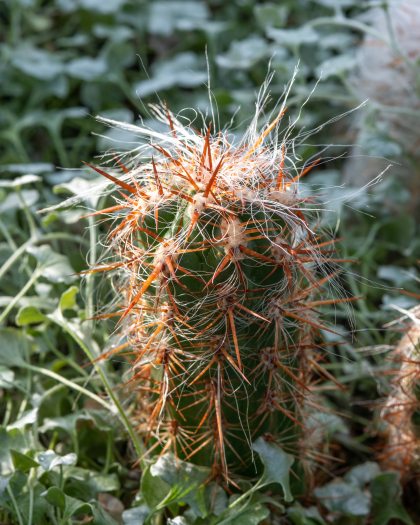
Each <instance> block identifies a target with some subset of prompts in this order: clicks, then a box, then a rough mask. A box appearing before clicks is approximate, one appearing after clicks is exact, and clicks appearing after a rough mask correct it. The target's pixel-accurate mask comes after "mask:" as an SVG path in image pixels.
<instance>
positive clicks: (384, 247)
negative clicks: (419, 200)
mask: <svg viewBox="0 0 420 525" xmlns="http://www.w3.org/2000/svg"><path fill="white" fill-rule="evenodd" d="M374 5H380V6H382V8H384V9H385V12H386V9H387V2H369V1H362V2H360V1H356V0H354V1H352V0H336V1H331V0H283V1H281V2H265V1H264V2H258V3H256V2H254V1H251V0H233V1H230V2H225V1H222V0H208V1H207V2H204V1H200V0H194V1H193V0H178V1H160V0H158V1H151V0H150V1H146V0H138V1H135V0H106V1H104V0H101V1H100V0H75V1H71V2H70V1H67V0H55V1H51V0H49V1H40V0H2V1H0V7H1V9H0V13H1V14H0V34H1V35H2V36H1V42H0V57H1V61H0V75H1V79H2V80H1V83H0V96H1V98H2V104H1V107H0V136H1V141H0V158H1V164H0V175H1V180H0V214H1V217H0V237H1V238H0V265H1V266H0V276H1V296H0V303H1V306H2V313H0V322H1V323H2V326H1V332H0V342H1V351H0V396H1V411H0V417H1V423H2V427H1V430H0V442H1V444H0V465H1V468H0V475H1V477H0V516H1V517H0V521H1V522H2V523H7V524H8V523H18V524H19V525H23V524H27V523H28V524H33V525H37V524H42V523H53V524H60V525H61V524H63V525H64V524H67V523H79V522H80V523H81V522H84V523H86V522H90V523H96V524H115V523H124V524H126V525H134V524H139V523H151V522H152V523H157V524H158V523H165V520H166V521H167V523H172V524H177V525H188V524H192V523H194V524H216V523H217V524H233V525H235V524H241V525H248V524H249V525H253V524H258V523H280V522H281V523H294V524H297V525H300V524H302V525H314V524H323V523H337V524H355V525H357V524H362V523H367V522H368V520H370V521H369V523H370V522H372V523H374V524H376V525H381V524H386V523H388V522H390V520H392V519H396V520H399V522H401V523H407V524H410V523H413V520H416V516H414V517H413V518H410V516H409V513H408V512H414V510H413V509H414V504H413V499H414V501H416V499H415V497H414V498H413V488H412V487H411V488H410V487H409V489H408V491H406V493H405V494H404V495H403V499H401V488H400V485H399V480H398V477H397V475H396V474H394V473H390V472H380V470H379V467H378V465H377V463H376V462H375V457H376V456H375V450H376V449H377V448H378V447H380V440H378V438H377V437H376V436H377V429H378V426H379V428H380V422H378V421H376V419H375V418H376V416H375V414H376V412H375V410H374V407H375V402H377V400H378V399H380V398H381V397H382V396H384V395H385V394H386V392H387V388H388V376H387V374H388V372H389V370H390V367H391V364H390V362H389V359H387V355H388V354H387V351H389V350H390V348H391V346H390V345H392V344H393V343H394V341H395V338H396V334H395V333H394V331H392V330H385V329H383V324H384V323H386V322H387V321H389V320H390V319H392V318H393V317H394V316H395V314H394V312H393V310H392V305H394V307H395V305H396V306H397V307H398V308H400V309H401V308H402V309H408V308H410V307H411V306H413V305H415V298H414V297H411V296H409V295H404V294H403V293H401V289H402V288H405V289H407V290H409V291H411V292H415V291H416V290H415V286H416V281H418V272H417V270H416V266H415V265H416V261H417V260H418V259H419V258H420V240H419V238H416V219H415V216H414V213H413V212H412V210H413V209H415V206H414V207H413V205H412V204H413V203H412V202H411V204H410V193H409V191H408V190H407V189H406V184H405V179H404V177H403V175H402V171H403V170H402V166H406V165H407V155H406V154H405V153H406V152H405V149H404V147H405V145H404V140H403V138H402V137H401V140H398V137H397V138H396V137H395V136H393V137H390V136H389V135H387V130H386V129H384V127H383V126H381V115H382V114H383V112H384V111H385V109H384V108H383V107H380V105H378V104H375V102H374V101H371V102H370V103H368V104H367V105H366V106H365V107H364V108H362V109H360V110H358V111H357V112H356V113H353V114H352V115H350V116H348V117H346V118H344V119H342V120H340V121H339V122H338V123H336V124H334V125H331V126H327V127H326V128H325V129H322V130H321V131H320V134H319V138H318V139H317V141H319V143H320V144H324V143H325V144H329V143H334V144H336V145H337V146H336V147H334V148H333V149H331V150H329V154H330V152H331V156H333V157H340V156H341V157H340V158H337V159H336V160H335V161H331V162H330V163H328V164H327V165H326V166H323V167H322V168H320V169H319V170H317V171H315V172H314V174H313V175H311V176H310V178H309V183H310V185H312V187H313V190H314V191H315V192H316V191H317V190H318V188H320V187H327V188H329V189H328V195H329V206H328V208H329V209H330V210H331V213H326V214H325V215H324V216H323V217H322V221H323V223H324V225H325V227H326V228H328V229H330V230H333V231H335V232H336V233H337V234H338V235H339V236H341V237H343V240H342V241H341V251H342V253H344V255H345V256H347V255H348V256H352V257H355V258H356V259H357V260H358V264H357V265H354V266H351V267H349V269H348V270H347V271H346V272H345V274H344V276H343V286H345V288H346V289H347V290H348V291H349V292H351V293H353V294H354V295H356V296H362V299H361V300H359V301H358V302H357V303H355V305H354V324H355V327H356V331H355V337H351V335H350V334H349V329H350V324H349V321H348V312H347V311H346V310H344V309H341V308H337V310H336V311H335V312H333V311H332V312H330V314H331V316H336V323H337V325H338V327H339V328H340V329H341V331H342V333H343V338H342V339H343V340H344V343H342V344H340V345H336V346H333V347H332V348H333V351H332V352H331V355H330V356H329V361H328V365H327V366H328V367H329V370H330V371H331V372H332V373H333V374H334V375H335V376H336V377H337V378H338V379H339V380H340V382H341V383H342V384H343V385H345V387H346V388H345V389H344V390H338V389H331V390H330V391H329V392H328V393H327V394H326V396H327V397H328V401H329V403H330V404H331V406H332V407H335V409H337V411H338V412H339V413H340V417H339V416H337V417H335V418H332V419H331V421H329V422H328V426H327V428H328V433H329V438H330V439H334V440H335V441H336V442H337V443H338V444H339V452H338V455H339V456H340V459H341V460H342V461H343V462H344V463H342V464H340V463H338V466H337V464H335V463H333V464H332V466H331V467H330V470H329V472H327V473H326V474H320V476H319V477H320V479H318V480H317V482H316V485H317V488H316V489H315V490H314V492H313V493H311V494H309V495H308V496H307V498H306V499H305V500H304V501H303V500H302V501H301V502H300V503H298V502H295V503H292V504H291V503H290V502H289V501H290V499H291V496H290V494H289V492H290V488H289V484H288V483H289V481H288V480H289V474H290V472H289V470H290V461H288V459H287V458H286V457H285V454H284V453H283V452H282V451H281V449H273V450H271V449H269V448H267V447H268V445H267V444H265V445H264V444H263V443H259V444H258V443H257V444H256V445H255V447H256V448H255V450H256V452H257V453H258V454H259V457H260V459H261V461H262V463H263V464H265V465H266V470H265V473H264V474H263V476H262V478H261V479H259V480H256V481H255V482H254V483H253V484H250V483H245V482H244V487H243V490H244V493H243V495H241V496H238V495H229V494H227V493H226V492H225V491H224V490H223V489H222V488H221V487H219V486H217V485H215V484H210V485H207V486H204V485H203V481H204V480H205V479H206V476H207V473H206V472H205V471H204V470H202V469H200V468H198V467H193V466H191V465H188V464H179V463H176V462H175V461H174V459H173V458H171V457H170V456H166V457H164V458H161V459H159V460H158V462H157V463H155V464H153V465H151V466H150V465H149V466H147V468H146V469H145V470H144V473H143V475H142V476H141V480H140V473H139V468H138V466H137V465H136V464H135V458H136V455H137V456H138V455H139V454H141V443H140V442H139V440H138V439H137V438H136V435H135V430H134V429H133V428H132V425H131V423H130V421H129V419H128V418H127V416H126V414H127V413H129V411H130V408H131V406H132V403H133V399H132V398H131V397H130V393H129V392H128V391H127V390H126V389H125V388H124V387H123V386H121V385H122V378H123V377H124V364H123V363H118V362H117V363H97V364H95V365H94V366H91V365H90V363H91V362H92V361H93V360H94V359H95V358H96V357H97V356H98V355H99V353H100V351H101V349H102V348H103V347H104V346H105V344H106V343H107V341H108V340H109V338H110V337H111V334H112V323H110V322H109V321H106V320H103V321H100V322H94V321H92V320H91V317H92V316H93V315H94V313H95V312H96V309H97V305H103V304H105V303H106V301H108V300H110V298H111V297H112V292H111V291H110V285H109V283H108V282H106V280H105V281H102V282H97V281H98V279H96V278H95V277H93V276H89V277H87V278H85V279H83V280H81V279H80V276H79V275H78V272H80V271H81V270H83V269H85V268H86V267H87V265H88V264H92V263H94V262H95V261H96V260H97V257H98V255H99V253H100V238H101V235H102V234H103V232H102V229H101V226H100V225H97V224H95V222H94V220H93V219H92V218H90V219H86V218H83V217H82V216H83V215H84V213H85V210H84V209H83V208H79V209H74V208H73V209H70V208H69V209H61V210H59V211H53V212H50V213H48V214H39V213H38V212H39V210H41V209H43V208H45V207H47V206H51V205H53V204H55V203H57V202H59V201H61V200H63V198H65V197H67V196H70V195H72V194H76V195H77V194H80V193H81V192H82V191H83V189H84V188H86V187H88V186H89V185H90V184H91V183H92V181H93V179H94V177H93V175H92V173H88V172H87V171H86V170H85V169H84V168H80V166H81V162H82V161H83V160H86V161H91V160H92V159H93V158H94V157H95V156H96V155H98V154H99V153H101V152H103V151H105V150H106V149H107V148H110V147H117V148H118V149H124V148H127V149H131V148H132V147H133V143H135V140H136V137H135V136H134V135H132V134H130V133H129V132H121V131H117V130H113V129H103V126H101V125H100V124H98V123H97V122H95V120H94V118H93V116H94V115H96V114H100V115H102V116H107V117H110V118H114V119H119V120H124V121H127V122H137V121H138V119H139V117H140V116H141V117H142V118H143V119H148V118H149V114H148V110H147V106H146V104H147V103H148V102H155V101H156V100H157V98H158V95H157V93H158V94H159V97H160V98H161V99H162V100H164V101H166V102H167V103H168V105H169V106H170V107H171V108H172V109H173V110H174V111H178V110H181V109H183V108H198V109H202V110H204V111H205V110H206V108H207V107H208V92H207V87H206V83H207V79H208V71H207V64H208V70H209V74H210V79H211V87H212V96H213V102H214V104H215V105H217V108H218V114H219V119H220V125H221V126H225V125H226V124H228V123H229V122H230V121H231V119H232V118H234V128H233V129H234V132H235V133H238V134H240V132H241V130H242V129H243V128H244V126H245V125H246V122H247V121H248V120H249V119H250V117H251V113H252V110H251V108H252V107H253V103H254V100H255V94H256V92H257V90H258V88H259V86H260V85H261V84H262V83H263V82H264V80H265V78H266V75H267V70H268V62H269V61H270V65H271V69H272V70H274V71H275V73H276V75H275V77H274V80H273V83H272V86H271V92H272V97H273V100H275V99H276V97H278V96H280V95H281V93H282V91H283V88H284V85H285V83H286V82H287V81H288V80H289V79H290V77H291V74H292V72H293V69H294V67H295V66H296V64H297V62H298V61H299V64H300V66H299V67H300V72H299V75H298V78H297V82H296V84H295V86H294V88H293V94H292V98H291V100H290V101H289V111H290V112H291V114H294V113H295V112H296V111H297V110H298V108H299V107H300V105H301V104H302V103H303V102H304V101H305V100H306V99H307V97H308V96H309V95H310V94H311V93H312V90H313V88H314V87H315V84H316V82H317V80H318V79H319V76H320V75H321V73H322V78H321V80H320V82H319V84H318V85H317V87H316V90H315V91H314V92H313V93H312V95H311V97H310V99H309V101H308V102H307V104H306V106H305V109H304V112H303V114H302V118H301V120H300V125H301V126H302V127H315V126H318V125H319V124H321V123H323V122H325V121H327V120H328V119H330V118H332V117H333V116H335V115H338V114H340V113H343V112H346V111H348V110H349V109H352V108H354V107H356V106H357V105H358V104H359V103H360V102H362V99H361V93H360V92H359V90H358V89H357V88H355V84H354V77H352V75H354V72H355V65H356V62H357V46H358V45H359V44H360V42H361V41H362V40H363V38H364V35H365V34H366V33H369V31H371V29H370V28H371V26H370V25H369V21H367V22H365V21H364V18H363V15H364V13H365V12H366V11H367V10H368V9H369V8H371V7H372V6H374ZM206 57H207V61H206ZM417 72H418V69H417ZM356 78H357V77H356ZM414 89H417V93H418V89H419V88H418V86H415V87H414ZM404 102H405V101H404V100H402V101H401V108H402V109H404ZM238 108H239V109H238ZM189 114H191V111H190V112H189ZM113 141H117V143H115V142H113ZM342 144H348V146H342ZM352 144H356V145H357V144H359V149H356V150H354V149H353V147H352V146H351V145H352ZM315 151H316V149H315V147H314V146H311V145H305V146H304V147H303V148H302V154H303V155H309V154H312V153H314V152H315ZM359 153H362V154H367V155H376V156H384V157H387V159H390V160H391V161H392V160H393V161H396V162H397V164H396V165H395V166H394V167H393V168H392V169H391V170H389V172H387V174H386V177H384V180H383V181H382V182H381V183H380V184H377V185H375V186H373V187H372V188H370V189H365V190H362V191H357V192H355V191H354V190H353V189H351V180H350V183H349V184H348V185H347V186H346V187H345V188H343V187H341V185H342V184H343V173H344V172H345V171H346V169H347V171H348V164H347V163H348V161H347V160H346V158H345V157H346V156H348V155H349V154H350V155H352V154H354V155H356V154H359ZM346 166H347V168H346ZM362 169H363V167H362ZM350 179H351V176H350ZM84 204H85V206H86V207H88V208H95V207H96V206H100V203H98V202H97V200H91V201H89V202H85V203H84ZM410 206H411V207H410ZM332 343H334V341H332ZM360 349H361V350H360ZM314 424H315V425H316V424H320V423H319V421H318V422H317V421H316V418H315V420H314ZM324 424H325V422H324ZM127 432H128V433H129V434H130V436H131V438H132V439H130V440H128V439H127ZM273 464H274V465H276V466H277V468H275V469H273V468H272V467H273ZM273 476H274V477H273ZM333 477H334V479H332V478H333ZM267 486H269V488H270V491H269V492H268V493H267V491H266V490H263V489H264V487H267ZM267 494H270V495H267ZM407 509H408V510H407ZM417 519H418V516H417ZM276 520H277V521H276ZM279 520H281V521H279ZM414 522H415V521H414Z"/></svg>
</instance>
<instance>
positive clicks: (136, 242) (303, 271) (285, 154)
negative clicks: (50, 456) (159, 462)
mask: <svg viewBox="0 0 420 525" xmlns="http://www.w3.org/2000/svg"><path fill="white" fill-rule="evenodd" d="M152 110H153V111H154V113H155V115H156V117H157V118H158V119H159V120H160V121H162V122H164V123H165V124H167V126H168V132H167V133H166V134H165V133H158V132H156V131H153V130H150V129H147V128H143V127H133V128H132V129H133V130H135V131H136V132H137V133H139V134H140V135H141V136H142V137H143V138H146V139H147V144H143V145H142V146H141V147H139V148H138V149H137V150H135V151H134V152H133V153H131V154H130V155H129V156H127V157H126V158H125V159H123V161H122V160H118V161H117V163H118V165H119V168H120V171H121V172H122V174H121V176H117V175H116V174H113V173H114V171H113V170H110V169H107V168H97V167H93V166H92V167H93V168H94V169H95V170H96V171H97V172H99V173H101V174H102V175H103V176H104V177H106V178H108V179H109V180H111V181H112V182H113V184H114V185H115V186H114V187H115V190H117V191H116V192H115V193H114V197H113V198H114V199H115V202H113V203H112V206H110V207H108V208H106V209H103V210H101V211H100V212H97V213H98V214H101V215H102V216H105V217H109V218H111V219H112V221H113V227H112V229H111V231H110V233H109V235H108V240H107V247H108V250H107V254H108V255H107V257H108V259H104V260H103V261H102V263H101V265H99V266H98V267H96V268H94V269H92V270H91V271H93V272H101V271H104V272H108V271H113V272H115V273H116V274H117V275H118V280H117V287H118V290H119V306H118V311H117V314H118V315H119V316H120V321H119V327H120V328H119V329H120V335H121V338H122V341H121V344H120V346H118V347H116V348H111V349H110V350H109V351H108V352H107V354H105V356H109V355H111V354H116V353H118V352H121V353H125V354H126V355H127V356H128V357H129V359H130V362H131V367H132V379H131V382H132V383H131V385H132V387H133V388H135V389H136V391H137V392H138V399H139V402H138V406H139V407H140V408H139V413H138V414H137V421H138V431H139V433H141V435H142V436H143V437H144V440H145V442H146V444H147V445H148V448H149V450H150V451H151V452H152V451H154V452H156V453H158V452H159V453H165V452H168V451H171V452H173V453H174V454H176V455H177V456H179V457H182V458H184V459H187V460H189V461H193V462H198V463H200V464H207V465H211V466H212V467H213V471H214V475H215V476H218V475H220V476H222V477H224V478H225V479H230V478H229V476H230V473H231V472H235V471H242V472H246V470H247V468H249V457H250V454H251V447H250V444H251V443H252V441H253V440H254V439H256V438H257V437H258V436H261V435H264V436H266V437H267V438H272V439H278V440H279V442H281V443H282V445H283V446H284V448H285V449H286V450H288V451H292V452H295V453H297V452H298V450H299V440H300V436H301V435H302V428H303V427H304V414H305V413H306V412H307V410H308V406H309V405H310V403H311V399H313V398H314V397H313V394H312V391H313V389H314V385H315V383H316V382H317V381H318V380H319V379H320V378H322V377H323V376H325V374H326V372H325V371H324V370H323V367H322V361H323V359H324V357H325V349H323V348H322V347H321V345H320V342H319V337H318V334H319V332H320V331H321V330H330V328H328V327H327V326H326V325H325V324H324V323H323V321H322V320H320V314H319V308H320V307H321V306H323V305H326V304H334V303H336V302H339V301H345V300H346V299H334V298H331V296H330V295H329V294H328V289H329V288H331V284H332V282H333V279H334V277H335V275H336V272H335V270H334V265H335V262H337V261H338V259H334V258H333V241H332V240H323V239H321V238H320V236H319V235H318V233H317V232H316V230H315V227H314V225H313V224H312V222H313V221H312V218H311V215H312V213H311V210H312V209H313V208H314V207H315V205H314V203H313V202H312V201H311V199H310V198H308V197H305V196H302V194H301V191H300V179H301V178H302V177H303V176H304V175H305V174H306V173H307V172H308V171H309V170H310V169H311V168H312V167H313V166H314V165H315V164H316V163H317V162H316V161H315V162H309V163H307V164H306V165H305V164H304V165H303V166H300V167H299V166H298V161H297V160H296V158H295V157H294V155H293V153H294V144H293V141H292V140H291V139H290V128H288V127H285V131H284V132H283V133H282V134H280V132H279V129H280V127H281V126H283V123H282V120H283V119H284V114H285V107H284V106H283V107H281V108H280V110H279V111H278V113H277V116H276V117H275V118H274V119H273V120H272V121H271V123H269V124H268V125H266V126H265V127H264V128H263V129H262V131H260V132H259V133H257V132H256V129H257V117H258V115H257V116H256V118H255V120H254V121H253V122H252V124H251V126H250V128H249V130H248V133H246V134H245V136H244V138H243V139H242V140H241V141H240V142H239V143H238V144H236V145H235V144H233V143H232V140H230V138H229V134H228V133H227V132H219V133H212V130H211V125H207V126H205V125H203V129H202V131H196V130H195V129H193V126H192V125H191V124H189V125H187V126H184V125H183V124H182V123H181V121H180V120H179V119H178V118H177V117H175V116H174V115H173V114H171V113H170V112H169V111H168V110H167V109H166V108H165V107H161V106H159V107H153V108H152ZM108 123H109V124H110V125H115V124H116V123H115V122H111V121H109V122H108ZM280 135H282V138H280ZM123 162H124V163H123ZM321 290H322V293H323V296H322V298H320V299H318V298H316V296H317V295H318V294H319V292H320V291H321ZM315 409H316V410H318V409H319V408H318V407H315Z"/></svg>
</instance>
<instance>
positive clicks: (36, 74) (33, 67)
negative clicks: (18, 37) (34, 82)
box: [11, 45, 64, 81]
mask: <svg viewBox="0 0 420 525" xmlns="http://www.w3.org/2000/svg"><path fill="white" fill-rule="evenodd" d="M11 63H12V65H13V66H14V67H15V68H16V69H18V70H19V71H21V72H22V73H25V74H26V75H28V76H31V77H33V78H36V79H38V80H44V81H45V80H53V79H54V78H56V77H57V76H58V75H60V74H61V73H62V72H63V70H64V65H63V63H62V62H61V61H60V60H59V58H58V55H57V53H50V52H48V51H44V50H43V49H37V48H35V47H32V46H29V45H22V46H20V47H18V48H17V49H15V50H14V51H13V53H12V55H11Z"/></svg>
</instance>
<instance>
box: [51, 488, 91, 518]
mask: <svg viewBox="0 0 420 525" xmlns="http://www.w3.org/2000/svg"><path fill="white" fill-rule="evenodd" d="M43 495H44V497H45V499H46V500H47V501H48V503H50V504H51V505H53V506H54V507H58V508H59V509H60V510H61V512H62V513H63V522H66V521H67V520H69V519H70V518H72V517H73V516H74V515H76V514H88V515H91V514H92V505H90V504H89V503H86V502H84V501H80V500H78V499H76V498H72V497H71V496H67V494H65V493H64V492H63V491H62V490H61V489H59V488H58V487H50V488H49V489H48V490H47V491H45V492H44V493H43Z"/></svg>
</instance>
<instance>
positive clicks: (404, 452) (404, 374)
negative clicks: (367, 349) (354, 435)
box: [380, 307, 420, 481]
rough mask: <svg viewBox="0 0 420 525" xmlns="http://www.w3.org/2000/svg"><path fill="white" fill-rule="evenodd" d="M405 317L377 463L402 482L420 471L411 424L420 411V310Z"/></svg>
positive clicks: (419, 443) (419, 449)
mask: <svg viewBox="0 0 420 525" xmlns="http://www.w3.org/2000/svg"><path fill="white" fill-rule="evenodd" d="M408 315H409V317H410V319H411V321H412V322H411V323H410V324H409V326H408V328H406V332H405V334H404V336H403V337H402V338H401V340H400V342H399V344H398V346H397V348H396V349H395V352H394V357H395V359H396V360H397V363H398V370H397V372H396V374H395V376H394V378H393V382H392V389H391V392H390V394H389V396H388V397H387V399H386V401H385V404H384V406H383V408H382V410H381V416H382V418H383V420H384V421H385V437H386V442H385V446H384V448H383V450H382V451H381V454H380V460H381V463H382V465H383V466H384V467H385V468H388V469H391V470H396V471H397V472H399V473H400V475H401V478H402V480H403V481H407V479H409V477H410V475H411V474H412V473H414V472H415V471H418V469H419V468H420V438H419V436H418V430H417V429H416V424H415V422H414V420H413V418H414V416H415V413H416V412H417V413H418V411H419V408H420V401H419V392H418V390H419V386H420V369H419V363H420V307H416V308H413V309H412V310H411V311H410V312H408ZM399 322H401V320H400V321H399ZM392 324H393V323H392Z"/></svg>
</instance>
